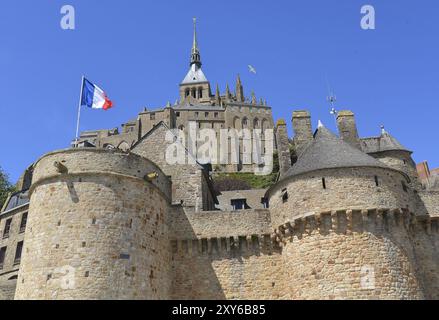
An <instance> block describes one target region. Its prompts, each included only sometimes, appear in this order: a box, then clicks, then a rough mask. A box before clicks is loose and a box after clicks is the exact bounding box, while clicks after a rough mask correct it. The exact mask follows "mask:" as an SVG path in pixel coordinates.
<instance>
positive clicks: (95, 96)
mask: <svg viewBox="0 0 439 320" xmlns="http://www.w3.org/2000/svg"><path fill="white" fill-rule="evenodd" d="M81 106H87V107H89V108H92V109H104V110H108V109H110V108H112V107H113V102H111V100H110V99H108V97H107V95H106V94H105V92H104V90H102V89H101V88H99V87H98V86H97V85H95V84H93V83H92V82H90V81H88V80H87V79H86V78H84V80H83V82H82V95H81Z"/></svg>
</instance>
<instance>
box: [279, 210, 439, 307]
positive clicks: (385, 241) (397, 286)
mask: <svg viewBox="0 0 439 320" xmlns="http://www.w3.org/2000/svg"><path fill="white" fill-rule="evenodd" d="M438 235H439V219H438V218H435V217H434V218H432V217H430V216H427V215H416V214H414V213H413V212H411V211H409V210H408V209H406V208H387V209H383V208H368V209H363V210H351V209H340V210H331V211H323V212H309V213H304V214H300V215H296V216H294V218H292V219H290V220H287V221H285V222H284V223H283V224H281V225H279V226H277V227H276V228H275V230H274V233H273V234H272V239H273V240H274V241H276V242H277V243H278V244H279V246H280V247H282V256H283V261H284V263H285V268H286V269H285V270H286V272H287V273H288V276H287V277H288V279H289V281H290V283H291V285H290V287H289V289H287V290H289V294H290V298H292V299H437V292H438V288H439V278H438V276H437V274H436V272H435V271H434V270H436V268H437V263H438V252H437V249H436V248H437V244H438V240H439V237H438Z"/></svg>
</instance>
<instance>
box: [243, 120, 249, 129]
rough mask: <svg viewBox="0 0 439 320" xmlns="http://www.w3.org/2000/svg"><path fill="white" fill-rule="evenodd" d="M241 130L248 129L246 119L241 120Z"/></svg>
mask: <svg viewBox="0 0 439 320" xmlns="http://www.w3.org/2000/svg"><path fill="white" fill-rule="evenodd" d="M242 128H243V129H246V128H248V119H247V118H244V119H242Z"/></svg>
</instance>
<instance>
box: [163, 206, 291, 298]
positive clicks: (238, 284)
mask: <svg viewBox="0 0 439 320" xmlns="http://www.w3.org/2000/svg"><path fill="white" fill-rule="evenodd" d="M169 224H170V233H171V248H172V274H173V277H172V279H173V280H172V289H171V297H172V298H175V299H280V298H283V297H284V293H285V292H284V291H283V290H282V287H283V285H284V282H283V265H282V261H281V255H280V248H279V247H278V246H277V245H276V243H274V242H273V241H272V239H271V236H270V234H271V232H272V229H271V223H270V213H269V211H268V210H242V211H233V212H223V211H210V212H194V211H188V210H186V212H184V211H183V210H182V209H181V208H175V210H174V212H173V213H172V216H171V218H170V222H169Z"/></svg>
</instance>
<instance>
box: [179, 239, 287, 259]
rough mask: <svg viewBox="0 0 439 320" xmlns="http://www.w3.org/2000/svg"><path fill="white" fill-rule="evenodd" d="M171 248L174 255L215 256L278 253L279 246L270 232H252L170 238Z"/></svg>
mask: <svg viewBox="0 0 439 320" xmlns="http://www.w3.org/2000/svg"><path fill="white" fill-rule="evenodd" d="M171 250H172V253H173V254H174V255H180V256H182V255H183V256H187V257H195V256H210V257H215V256H224V255H254V254H256V253H258V252H266V253H273V252H277V253H279V252H280V247H279V244H278V243H277V242H276V241H274V239H273V238H272V236H271V235H270V234H253V235H241V236H230V237H219V238H217V237H211V238H200V239H179V240H171Z"/></svg>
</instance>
